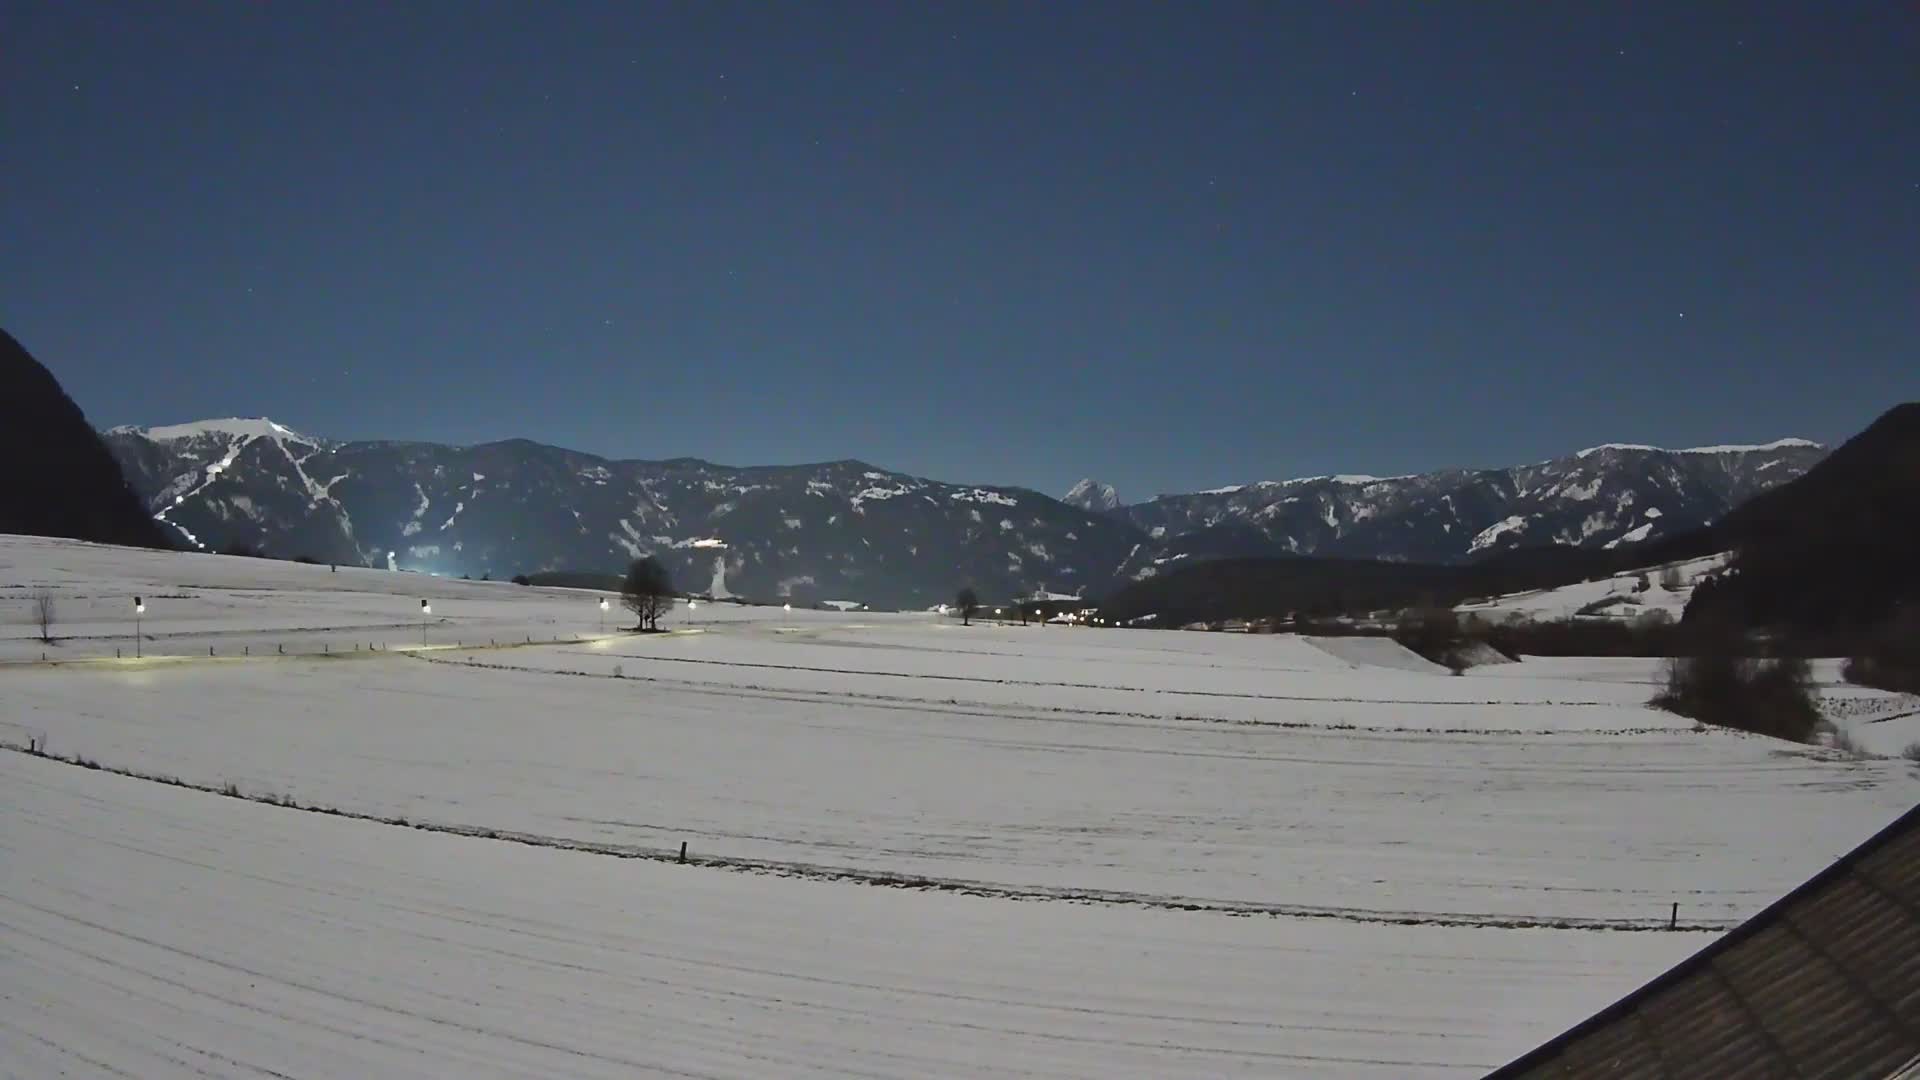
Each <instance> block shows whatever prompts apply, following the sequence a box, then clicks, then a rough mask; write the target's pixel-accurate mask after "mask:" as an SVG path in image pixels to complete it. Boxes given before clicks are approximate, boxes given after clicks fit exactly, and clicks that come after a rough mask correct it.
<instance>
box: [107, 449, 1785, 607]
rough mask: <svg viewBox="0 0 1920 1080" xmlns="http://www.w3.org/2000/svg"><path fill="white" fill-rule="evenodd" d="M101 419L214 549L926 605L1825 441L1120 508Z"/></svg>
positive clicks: (1498, 521) (1751, 478)
mask: <svg viewBox="0 0 1920 1080" xmlns="http://www.w3.org/2000/svg"><path fill="white" fill-rule="evenodd" d="M105 439H106V442H107V444H108V445H109V447H110V448H112V450H113V452H114V454H115V456H116V457H117V458H118V459H119V460H120V462H121V465H122V467H123V469H124V470H125V471H126V473H127V476H128V478H129V480H130V481H131V482H132V483H133V485H134V487H135V488H136V490H138V491H139V492H140V493H141V495H142V496H143V497H144V498H146V499H147V501H148V505H149V509H150V510H151V511H152V512H153V513H154V515H155V516H156V517H158V518H160V519H161V520H162V521H163V522H164V523H166V524H167V525H168V526H169V527H171V528H172V529H174V530H176V531H177V532H178V534H179V535H180V536H181V537H182V538H184V539H185V540H186V541H187V542H188V543H189V544H192V545H197V546H200V547H202V548H205V549H219V548H225V547H228V546H238V547H249V548H257V549H260V550H263V551H265V552H267V553H270V554H276V555H281V556H286V557H291V556H295V555H306V556H310V557H314V558H320V559H324V560H327V561H335V562H355V563H365V564H368V565H376V566H378V565H391V566H394V567H396V568H412V569H420V570H429V571H433V572H440V573H470V574H473V575H475V576H479V575H482V574H490V575H493V576H507V575H510V574H517V573H534V572H541V571H590V572H614V571H617V570H618V569H619V568H620V566H621V565H623V564H624V562H625V561H626V560H627V559H630V558H634V557H638V556H640V555H644V554H653V555H656V556H658V557H660V558H662V559H663V560H664V561H667V562H668V563H669V569H670V570H672V571H673V573H674V575H675V580H676V581H677V582H678V583H679V584H680V585H681V586H682V587H683V588H690V589H693V590H695V591H710V592H713V593H715V594H721V593H732V594H739V595H747V596H753V597H756V598H761V599H768V600H796V601H800V602H808V601H810V600H826V599H860V600H864V601H867V602H869V603H874V604H876V605H882V606H916V607H924V606H932V605H933V604H936V603H940V602H945V601H947V600H950V599H951V598H952V595H953V592H954V590H956V589H957V588H959V587H960V586H961V585H973V586H975V587H976V588H977V589H979V590H980V591H981V592H982V593H983V594H985V595H989V596H997V597H1012V596H1016V595H1022V594H1027V593H1031V592H1034V591H1036V590H1045V591H1048V592H1056V593H1060V592H1064V593H1076V594H1079V595H1083V596H1088V597H1093V596H1098V595H1101V594H1103V593H1105V592H1107V591H1110V590H1112V589H1113V588H1116V587H1119V586H1120V585H1123V584H1125V583H1126V582H1128V581H1137V580H1143V579H1145V578H1148V577H1152V576H1153V575H1155V574H1157V573H1160V572H1162V571H1163V570H1164V569H1167V568H1170V567H1171V566H1173V565H1175V564H1178V563H1180V562H1182V561H1200V560H1205V559H1215V558H1234V557H1247V556H1260V555H1269V554H1276V553H1292V554H1321V555H1335V556H1340V557H1347V558H1377V559H1385V560H1388V561H1401V562H1440V563H1461V562H1467V561H1470V560H1472V559H1475V558H1479V557H1483V556H1485V555H1489V554H1494V553H1498V552H1501V551H1506V550H1511V549H1513V548H1517V547H1522V546H1526V545H1528V544H1538V543H1562V544H1571V545H1574V546H1581V547H1594V548H1600V547H1604V546H1607V545H1613V546H1620V545H1630V544H1637V543H1641V542H1645V541H1648V540H1650V539H1659V538H1660V537H1661V536H1664V535H1668V534H1670V533H1673V532H1676V531H1682V530H1684V529H1685V528H1691V527H1695V526H1697V525H1699V524H1702V523H1705V522H1707V521H1710V520H1714V519H1716V518H1717V517H1719V516H1720V515H1722V514H1724V513H1725V512H1726V511H1727V510H1728V509H1729V508H1730V507H1731V506H1732V505H1734V504H1735V503H1737V502H1738V501H1740V500H1741V499H1743V498H1745V497H1746V496H1747V495H1748V494H1751V493H1752V492H1753V491H1758V490H1764V489H1766V488H1767V487H1770V486H1772V485H1773V484H1774V483H1777V482H1780V481H1784V480H1786V479H1790V478H1791V477H1792V476H1797V475H1799V474H1800V473H1802V472H1804V471H1805V469H1806V467H1807V466H1808V465H1810V464H1811V463H1812V462H1813V461H1815V460H1818V458H1819V455H1820V450H1819V448H1817V447H1815V446H1811V445H1806V444H1805V440H1777V441H1776V442H1775V443H1771V444H1757V445H1756V446H1754V447H1740V448H1737V449H1735V448H1720V449H1713V450H1710V451H1709V450H1702V451H1700V452H1694V451H1667V450H1645V449H1641V448H1638V447H1630V446H1625V445H1611V446H1602V447H1593V448H1589V449H1588V451H1584V452H1580V453H1576V454H1574V455H1569V456H1568V457H1564V458H1557V459H1552V460H1550V461H1548V462H1542V463H1538V464H1536V465H1530V466H1517V467H1514V468H1510V469H1493V470H1464V469H1443V470H1436V471H1434V472H1429V473H1421V474H1414V475H1410V476H1403V477H1373V476H1361V475H1355V474H1337V475H1333V476H1324V477H1303V478H1298V479H1296V480H1292V481H1265V482H1260V483H1256V484H1250V485H1237V486H1233V487H1229V488H1221V489H1216V490H1214V491H1209V492H1194V493H1187V494H1175V495H1163V496H1160V497H1157V498H1156V499H1153V500H1149V501H1148V502H1145V503H1136V504H1131V505H1127V504H1124V503H1122V502H1121V500H1120V499H1119V497H1118V494H1117V492H1115V491H1113V489H1112V487H1111V485H1105V484H1101V483H1099V482H1098V481H1093V480H1088V481H1083V482H1082V483H1081V484H1077V485H1075V491H1072V492H1069V493H1068V495H1069V496H1075V495H1077V496H1078V498H1074V499H1070V500H1057V499H1053V498H1050V497H1048V496H1046V495H1043V494H1041V493H1038V492H1034V491H1031V490H1030V489H1027V488H1023V487H1018V486H1011V485H977V484H954V483H946V482H942V481H937V480H931V479H927V478H923V477H917V476H913V475H910V474H906V473H901V472H898V471H895V470H888V469H885V468H882V467H878V466H874V465H872V464H870V463H868V462H865V461H861V460H858V459H851V458H848V459H840V460H837V461H830V462H814V463H804V464H796V465H748V466H732V465H721V464H717V463H713V462H708V461H705V460H702V459H698V458H689V457H678V458H670V459H665V460H647V459H615V458H608V457H603V456H601V455H597V454H589V453H585V452H583V451H577V450H570V449H567V448H565V447H560V446H553V445H550V444H546V443H540V442H536V441H534V440H530V439H524V438H512V439H505V440H497V441H493V442H487V443H479V444H474V445H471V446H448V445H444V444H438V443H431V442H405V441H398V440H381V441H366V440H362V441H348V442H335V441H331V440H328V439H325V438H315V437H312V436H307V435H303V434H301V433H300V432H299V431H297V430H295V429H294V428H292V427H289V426H287V425H285V424H281V423H279V422H278V421H275V420H272V419H269V418H266V417H258V418H226V419H221V420H205V421H196V422H191V423H185V424H172V425H162V426H158V427H149V428H142V427H135V426H122V427H118V428H113V429H109V430H108V431H107V432H106V433H105ZM1075 503H1080V504H1082V505H1074V504H1075Z"/></svg>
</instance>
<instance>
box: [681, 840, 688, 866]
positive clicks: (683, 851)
mask: <svg viewBox="0 0 1920 1080" xmlns="http://www.w3.org/2000/svg"><path fill="white" fill-rule="evenodd" d="M680 861H681V862H686V861H687V842H686V841H685V840H682V841H680Z"/></svg>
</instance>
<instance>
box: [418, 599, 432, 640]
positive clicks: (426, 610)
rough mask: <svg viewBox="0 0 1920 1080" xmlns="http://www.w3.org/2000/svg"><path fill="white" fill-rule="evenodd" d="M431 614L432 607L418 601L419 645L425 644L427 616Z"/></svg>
mask: <svg viewBox="0 0 1920 1080" xmlns="http://www.w3.org/2000/svg"><path fill="white" fill-rule="evenodd" d="M431 614H433V605H432V604H429V603H427V602H426V601H425V600H422V601H420V644H422V645H425V644H426V643H427V616H429V615H431Z"/></svg>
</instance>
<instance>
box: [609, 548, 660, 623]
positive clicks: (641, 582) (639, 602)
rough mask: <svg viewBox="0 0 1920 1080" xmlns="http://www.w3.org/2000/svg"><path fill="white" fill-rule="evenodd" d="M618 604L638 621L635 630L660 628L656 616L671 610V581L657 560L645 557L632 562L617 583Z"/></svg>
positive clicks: (658, 617) (658, 616)
mask: <svg viewBox="0 0 1920 1080" xmlns="http://www.w3.org/2000/svg"><path fill="white" fill-rule="evenodd" d="M620 603H621V604H623V605H625V606H626V609H627V610H628V611H631V612H633V615H634V618H636V619H638V620H639V626H638V629H641V630H658V629H660V616H662V615H664V614H666V613H667V611H668V610H669V609H671V608H672V607H673V579H672V578H671V577H669V576H668V575H667V568H666V567H664V566H662V565H660V560H659V559H656V558H654V557H653V556H651V555H649V556H647V557H646V558H644V559H635V560H633V565H631V566H629V567H627V577H626V580H625V581H623V582H621V583H620Z"/></svg>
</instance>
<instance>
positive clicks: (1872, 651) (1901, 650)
mask: <svg viewBox="0 0 1920 1080" xmlns="http://www.w3.org/2000/svg"><path fill="white" fill-rule="evenodd" d="M1840 674H1841V676H1842V677H1844V678H1845V679H1846V680H1847V681H1848V682H1851V683H1858V684H1860V685H1861V686H1874V687H1878V688H1880V689H1882V690H1892V691H1895V692H1899V693H1908V694H1920V613H1907V614H1904V615H1903V616H1901V617H1899V618H1895V619H1893V620H1891V621H1889V622H1888V623H1886V624H1885V625H1883V626H1881V627H1879V628H1878V629H1876V630H1875V631H1873V633H1872V634H1870V635H1869V636H1868V637H1867V639H1866V640H1865V641H1863V642H1860V643H1858V647H1857V648H1856V650H1855V651H1854V655H1853V656H1852V657H1851V658H1850V659H1848V660H1847V662H1846V663H1845V664H1842V665H1841V666H1840Z"/></svg>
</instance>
